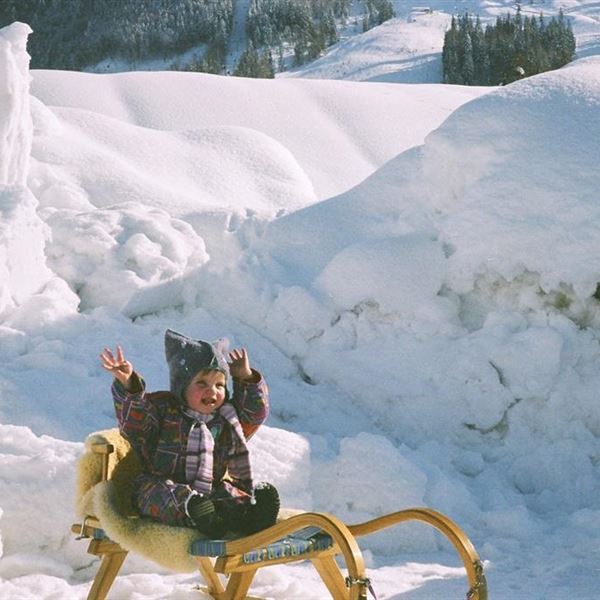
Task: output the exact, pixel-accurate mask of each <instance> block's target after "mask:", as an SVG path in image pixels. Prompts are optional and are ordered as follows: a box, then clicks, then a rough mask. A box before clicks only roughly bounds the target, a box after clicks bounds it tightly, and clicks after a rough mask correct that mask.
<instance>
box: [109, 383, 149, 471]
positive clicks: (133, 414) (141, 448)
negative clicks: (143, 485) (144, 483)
mask: <svg viewBox="0 0 600 600" xmlns="http://www.w3.org/2000/svg"><path fill="white" fill-rule="evenodd" d="M133 377H134V378H135V379H134V381H132V384H131V386H130V387H131V388H132V390H133V391H128V390H126V389H125V388H124V387H123V385H122V384H121V383H120V382H119V381H117V380H116V379H115V380H114V381H113V384H112V388H111V392H112V397H113V402H114V406H115V413H116V416H117V422H118V425H119V432H120V433H121V435H122V436H123V437H124V438H125V439H126V440H127V441H128V442H129V443H130V444H131V445H132V446H133V448H134V449H135V450H136V451H137V452H138V454H140V457H141V458H142V459H143V460H144V461H146V462H147V461H149V459H150V456H151V452H150V449H151V448H154V447H155V446H156V440H157V438H158V430H159V415H158V414H157V413H158V410H157V406H156V405H155V404H154V403H153V402H149V401H148V399H147V395H146V390H145V388H146V385H145V382H144V380H143V378H142V377H140V376H139V375H138V374H137V373H134V375H133Z"/></svg>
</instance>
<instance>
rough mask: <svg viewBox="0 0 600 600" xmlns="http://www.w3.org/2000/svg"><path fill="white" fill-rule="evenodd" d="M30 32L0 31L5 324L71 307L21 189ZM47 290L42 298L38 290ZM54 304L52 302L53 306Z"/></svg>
mask: <svg viewBox="0 0 600 600" xmlns="http://www.w3.org/2000/svg"><path fill="white" fill-rule="evenodd" d="M29 33H31V29H30V27H29V26H28V25H25V24H24V23H13V24H12V25H10V26H9V27H5V28H4V29H1V30H0V281H1V282H2V286H1V288H0V315H2V316H3V317H4V318H5V319H8V321H6V323H7V324H8V325H10V326H13V325H14V324H16V323H18V322H19V321H21V320H23V319H29V320H31V321H32V322H33V323H40V322H41V321H43V320H44V319H49V320H54V319H56V318H58V317H59V316H61V315H62V314H63V313H64V309H65V306H66V310H67V311H68V310H72V309H73V308H74V307H76V306H77V302H76V299H75V298H74V296H73V295H72V293H71V292H70V291H69V290H68V288H66V286H62V291H61V292H60V293H58V294H57V290H59V289H60V288H61V283H62V282H60V281H58V280H56V279H54V278H53V273H52V271H50V269H48V267H47V266H46V260H45V243H46V239H47V238H48V233H49V230H48V227H47V226H46V225H45V224H44V222H43V221H42V220H41V219H40V218H39V216H38V215H37V212H36V209H37V206H38V203H37V200H36V199H35V197H34V196H33V195H32V193H31V192H30V191H29V189H28V188H27V187H26V181H27V177H28V174H29V159H30V152H31V145H32V139H33V122H32V118H31V109H30V101H29V98H30V97H29V55H28V54H27V52H26V50H25V46H26V43H27V36H28V35H29ZM45 286H49V290H48V293H47V294H46V293H45V292H46V291H45V290H44V287H45ZM57 300H58V302H57Z"/></svg>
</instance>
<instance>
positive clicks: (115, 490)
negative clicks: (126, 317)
mask: <svg viewBox="0 0 600 600" xmlns="http://www.w3.org/2000/svg"><path fill="white" fill-rule="evenodd" d="M138 472H139V464H138V463H137V458H136V456H135V454H134V453H133V452H132V451H131V449H130V447H129V444H128V443H127V441H126V440H125V439H124V438H123V437H122V436H121V435H120V434H119V432H118V430H117V429H110V430H107V431H103V432H99V433H95V434H92V435H90V436H89V437H88V439H87V440H86V452H85V453H84V454H83V456H82V457H81V459H80V461H79V465H78V472H77V510H78V512H79V514H80V516H81V518H82V522H81V523H76V524H74V525H73V526H72V528H71V530H72V531H73V532H74V533H76V534H78V539H81V538H88V539H89V540H90V541H89V545H88V552H89V553H90V554H93V555H95V556H98V557H100V558H101V563H100V568H99V570H98V573H97V574H96V577H95V579H94V581H93V583H92V587H91V589H90V592H89V594H88V600H103V599H104V598H107V596H108V594H109V591H110V587H111V585H112V583H113V581H114V580H115V577H116V576H117V574H118V572H119V570H120V568H121V566H122V564H123V561H124V560H125V558H126V556H127V554H128V553H129V552H136V553H138V554H141V555H143V556H144V557H146V558H149V559H150V560H153V561H154V562H156V563H158V564H160V565H161V566H163V567H165V568H167V569H169V570H172V571H176V572H192V571H196V570H199V571H200V573H201V575H202V577H203V579H204V582H205V584H206V587H204V588H201V589H203V591H205V592H206V593H208V594H209V595H210V596H212V597H213V598H214V599H215V600H243V599H244V598H246V599H247V600H249V599H250V598H251V596H247V595H246V594H247V592H248V591H249V589H250V585H251V584H252V579H253V578H254V575H255V574H256V572H257V571H258V569H261V568H263V567H268V566H270V565H276V564H284V563H291V562H298V561H301V560H310V561H311V562H312V564H313V565H314V567H315V568H316V570H317V572H318V573H319V575H320V577H321V579H322V580H323V583H324V584H325V586H326V587H327V589H328V590H329V593H330V594H331V597H332V598H333V599H334V600H366V598H367V594H368V593H369V590H370V591H371V593H372V592H373V590H372V587H371V582H370V580H369V579H368V577H367V575H366V573H365V565H364V561H363V557H362V554H361V550H360V548H359V546H358V543H357V541H356V538H358V537H360V536H363V535H367V534H370V533H373V532H375V531H379V530H381V529H385V528H387V527H391V526H392V525H396V524H398V523H402V522H405V521H411V520H417V521H421V522H424V523H427V524H429V525H431V526H432V527H434V528H436V529H437V530H439V531H440V532H441V533H442V534H444V535H445V536H446V537H447V538H448V539H449V540H450V542H451V543H452V544H453V545H454V547H455V549H456V550H457V552H458V554H459V555H460V558H461V559H462V562H463V564H464V566H465V569H466V573H467V579H468V581H469V589H468V592H467V595H466V598H467V599H468V600H487V584H486V580H485V575H484V573H483V567H482V563H481V561H480V559H479V556H478V554H477V551H476V550H475V548H474V547H473V545H472V543H471V542H470V540H469V538H468V537H467V536H466V535H465V533H464V532H463V531H462V530H461V529H460V528H459V527H458V526H457V525H456V523H454V522H453V521H452V520H450V519H449V518H448V517H446V516H444V515H443V514H441V513H439V512H436V511H434V510H431V509H428V508H412V509H408V510H402V511H398V512H395V513H391V514H388V515H385V516H382V517H379V518H377V519H373V520H371V521H367V522H366V523H361V524H358V525H346V524H345V523H343V522H342V521H340V520H339V519H338V518H336V517H335V516H333V515H330V514H327V513H316V512H301V511H294V510H289V509H288V510H286V509H282V510H281V512H280V515H279V519H278V522H277V523H276V524H275V525H273V526H272V527H269V528H268V529H265V530H263V531H260V532H258V533H255V534H253V535H250V536H246V537H243V538H234V539H226V540H210V539H207V538H206V537H204V536H203V535H202V534H200V533H198V531H196V530H195V529H191V528H186V527H173V526H170V525H164V524H162V523H158V522H155V521H152V520H150V519H145V518H140V517H138V516H136V515H135V514H134V511H133V510H132V507H131V505H130V504H129V497H130V488H129V485H130V482H131V481H132V480H133V478H134V477H135V475H136V474H137V473H138ZM338 555H341V556H342V557H343V559H344V562H345V566H346V570H347V576H344V575H343V574H342V571H341V570H340V568H339V567H338V564H337V562H336V560H335V557H336V556H338Z"/></svg>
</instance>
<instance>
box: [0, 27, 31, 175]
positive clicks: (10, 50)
mask: <svg viewBox="0 0 600 600" xmlns="http://www.w3.org/2000/svg"><path fill="white" fill-rule="evenodd" d="M30 33H31V28H30V27H29V25H25V23H13V24H12V25H9V26H8V27H4V28H3V29H0V185H2V184H3V185H24V184H25V181H26V179H27V165H28V162H29V154H30V152H31V139H32V137H33V127H32V124H31V112H30V108H29V54H27V50H26V46H27V37H28V35H29V34H30Z"/></svg>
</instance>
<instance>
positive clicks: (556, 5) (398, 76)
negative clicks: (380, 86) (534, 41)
mask: <svg viewBox="0 0 600 600" xmlns="http://www.w3.org/2000/svg"><path fill="white" fill-rule="evenodd" d="M393 4H394V9H395V13H396V15H397V16H396V18H395V19H391V20H390V21H386V22H385V23H383V24H382V25H381V26H379V27H377V28H375V29H372V30H369V31H367V32H365V33H362V34H354V35H349V36H344V37H343V38H342V40H341V41H340V42H339V43H338V44H336V45H334V46H332V47H331V48H329V49H328V50H327V51H326V52H325V54H324V56H322V57H321V58H319V59H317V60H315V61H314V62H311V63H309V64H307V65H304V66H302V67H298V68H296V69H292V70H290V71H286V72H283V73H279V74H278V75H277V76H278V77H282V78H289V77H308V78H318V79H345V80H353V81H386V82H395V83H424V82H429V83H438V82H440V81H442V46H443V43H444V32H445V30H446V29H447V28H448V27H449V25H450V19H451V17H452V15H456V16H459V15H462V14H464V13H465V12H468V13H469V14H471V15H477V16H479V17H480V18H481V21H482V24H483V25H484V27H485V25H486V24H488V23H494V22H495V20H496V18H497V17H498V16H504V15H506V13H507V12H511V13H513V14H514V12H515V11H516V9H517V5H519V4H520V6H521V12H522V14H523V15H524V16H530V15H535V16H539V15H540V14H543V15H544V17H546V18H550V17H554V16H557V15H558V13H559V10H561V9H562V10H563V12H564V14H565V16H566V17H567V18H568V19H569V21H570V23H571V26H572V28H573V33H574V34H575V38H576V41H577V57H579V58H582V57H585V56H590V55H596V54H600V4H599V3H598V2H597V1H595V0H570V1H569V2H565V1H564V0H532V1H531V2H520V3H516V2H514V0H495V1H494V2H490V1H489V0H430V1H428V2H421V1H419V0H417V1H413V0H397V1H396V2H395V3H393ZM354 18H355V19H357V20H359V19H360V17H354ZM349 31H353V32H355V31H356V27H354V28H349Z"/></svg>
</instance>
